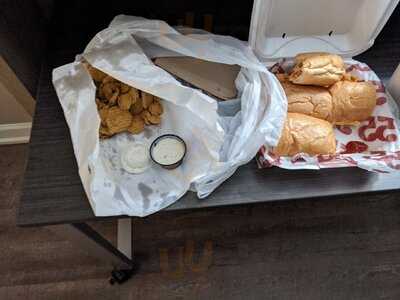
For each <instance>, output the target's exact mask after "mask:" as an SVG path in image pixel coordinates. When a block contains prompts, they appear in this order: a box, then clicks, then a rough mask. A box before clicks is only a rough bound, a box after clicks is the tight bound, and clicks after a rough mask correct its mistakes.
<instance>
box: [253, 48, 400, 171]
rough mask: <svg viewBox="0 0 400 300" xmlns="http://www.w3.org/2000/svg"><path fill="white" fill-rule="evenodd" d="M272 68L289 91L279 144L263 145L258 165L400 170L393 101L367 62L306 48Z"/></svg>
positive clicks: (286, 91)
mask: <svg viewBox="0 0 400 300" xmlns="http://www.w3.org/2000/svg"><path fill="white" fill-rule="evenodd" d="M341 61H342V62H341ZM271 70H272V71H273V72H274V73H276V75H277V77H278V78H279V80H280V82H281V84H282V87H283V89H284V92H285V95H286V97H287V101H288V117H287V120H286V123H285V126H284V129H283V131H282V135H281V138H280V141H279V144H278V146H277V147H270V146H266V145H265V146H264V147H262V148H261V150H260V153H259V156H258V162H259V166H261V167H269V166H279V167H282V168H287V169H318V168H332V167H355V166H356V167H360V168H363V169H366V170H370V171H375V172H393V171H396V170H400V141H399V137H400V131H399V116H398V110H397V105H396V103H395V102H394V101H393V99H392V98H391V96H390V95H389V94H387V93H386V91H385V88H384V86H383V84H382V83H381V81H380V80H379V78H378V77H377V76H376V74H375V73H374V72H373V71H372V70H371V69H370V68H369V67H368V66H367V65H365V64H363V63H360V62H357V61H355V60H351V59H348V60H344V61H343V60H342V59H341V58H340V57H338V56H336V55H331V54H326V53H307V54H301V55H298V56H297V57H296V58H295V59H294V60H282V61H280V62H279V63H277V64H275V65H274V66H273V67H272V68H271ZM335 140H336V142H334V141H335Z"/></svg>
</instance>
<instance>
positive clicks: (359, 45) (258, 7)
mask: <svg viewBox="0 0 400 300" xmlns="http://www.w3.org/2000/svg"><path fill="white" fill-rule="evenodd" d="M398 3H399V0H351V1H348V0H335V1H332V0H301V1H300V0H297V1H293V0H254V5H253V11H252V17H251V24H250V33H249V44H250V46H251V47H252V48H253V50H254V52H255V54H256V55H257V56H258V58H259V59H260V61H261V62H262V63H264V64H265V65H266V66H268V67H271V66H274V68H275V67H278V68H281V69H284V68H282V67H284V66H285V65H287V64H289V65H290V63H291V62H290V61H291V60H292V58H293V57H295V56H296V54H298V53H301V52H315V51H317V52H320V51H323V52H330V53H335V54H338V55H340V56H342V57H343V58H344V59H345V61H347V63H348V65H347V71H349V72H352V73H355V74H354V75H357V76H358V77H359V78H363V79H364V80H369V81H371V82H372V83H373V84H375V85H377V93H378V97H380V98H379V99H377V100H380V99H381V100H385V102H386V99H387V103H389V102H390V101H391V97H390V95H386V93H385V89H384V87H383V86H382V84H381V82H380V81H379V79H378V78H377V77H376V75H375V73H373V71H372V70H371V69H370V68H369V67H368V66H366V65H365V64H362V63H359V62H357V61H354V60H351V58H352V57H353V56H355V55H358V54H360V53H362V52H364V51H365V50H367V49H368V48H370V47H371V46H372V45H373V44H374V41H375V38H376V37H377V36H378V34H379V32H380V31H381V30H382V28H383V26H384V25H385V24H386V22H387V20H388V19H389V17H390V15H391V14H392V12H393V10H394V9H395V7H396V5H397V4H398ZM274 68H273V69H274ZM386 96H387V97H386ZM377 103H378V105H379V107H377V108H376V110H375V111H374V116H373V117H371V119H372V118H376V121H377V123H379V122H380V121H382V120H381V119H385V120H392V121H393V119H396V118H398V116H396V113H395V112H394V110H393V109H392V112H390V109H389V104H384V105H382V103H379V101H377ZM385 109H386V110H385ZM374 120H375V119H373V120H372V121H373V122H374ZM369 121H371V120H369ZM392 121H391V122H392ZM396 121H398V120H396ZM366 122H368V121H366ZM373 124H375V123H373ZM397 124H399V123H397ZM379 125H382V124H378V126H379ZM382 126H384V125H382ZM382 126H381V127H382ZM391 126H392V125H391ZM347 127H348V126H346V130H348V131H349V132H353V134H350V133H347V132H346V135H347V136H341V132H340V130H341V129H343V128H336V129H335V132H336V133H337V139H338V149H341V148H343V147H346V146H347V145H348V144H351V143H356V144H359V143H361V144H363V145H364V146H366V148H368V149H369V150H368V151H365V152H357V153H352V152H351V153H346V152H341V150H338V151H339V153H337V154H336V155H334V156H332V157H321V156H318V157H309V156H307V155H302V154H299V155H296V156H295V157H292V158H290V157H274V156H273V155H272V154H271V153H270V152H269V150H268V149H266V148H265V147H262V148H261V150H260V155H259V156H258V163H259V165H260V166H261V167H268V166H272V165H275V166H280V167H283V168H288V169H318V168H331V167H346V166H358V167H361V168H364V169H367V170H371V171H377V172H392V171H393V170H399V169H400V146H399V145H400V143H399V138H400V131H399V129H398V128H395V127H393V126H392V127H390V126H386V127H387V128H392V129H393V130H395V131H396V132H394V133H395V134H396V135H397V137H396V139H397V141H396V142H392V143H391V141H387V142H386V144H384V143H379V141H378V143H376V142H367V141H366V140H365V139H364V140H362V139H361V141H360V142H359V138H360V137H359V136H358V135H357V134H354V133H355V132H357V131H359V129H360V128H357V126H354V128H352V129H351V128H347ZM364 127H365V126H364ZM397 127H399V125H397ZM367 128H375V127H373V126H370V127H367ZM382 128H383V127H382ZM393 130H392V131H393ZM392 131H391V130H388V133H390V134H392V133H393V132H392ZM339 136H340V137H339ZM353 139H354V141H353ZM382 139H384V138H382ZM349 141H350V142H349ZM377 149H378V150H382V151H376V150H377Z"/></svg>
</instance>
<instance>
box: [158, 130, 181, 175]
mask: <svg viewBox="0 0 400 300" xmlns="http://www.w3.org/2000/svg"><path fill="white" fill-rule="evenodd" d="M185 155H186V144H185V142H184V141H183V140H182V139H181V138H180V137H179V136H177V135H174V134H165V135H161V136H159V137H158V138H156V139H155V140H154V142H153V143H152V144H151V146H150V158H151V159H152V160H153V161H154V162H155V163H156V164H158V165H160V166H161V167H163V168H165V169H169V170H172V169H175V168H177V167H179V166H180V165H181V163H182V161H183V158H184V157H185Z"/></svg>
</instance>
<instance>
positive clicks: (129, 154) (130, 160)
mask: <svg viewBox="0 0 400 300" xmlns="http://www.w3.org/2000/svg"><path fill="white" fill-rule="evenodd" d="M149 158H150V157H149V150H148V147H146V145H144V144H142V143H133V144H131V145H129V146H128V147H127V148H126V149H125V150H124V151H123V153H122V155H121V164H122V167H123V168H124V169H125V170H126V171H127V172H129V173H134V174H138V173H142V172H144V171H146V169H147V168H148V167H149V165H150V161H149Z"/></svg>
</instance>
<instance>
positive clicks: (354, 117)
mask: <svg viewBox="0 0 400 300" xmlns="http://www.w3.org/2000/svg"><path fill="white" fill-rule="evenodd" d="M329 90H330V93H331V95H332V99H333V121H334V123H335V124H337V125H355V124H358V122H360V121H364V120H366V119H367V118H368V117H369V116H371V114H372V112H373V111H374V108H375V105H376V89H375V86H374V85H373V84H371V83H369V82H364V81H363V82H355V81H339V82H337V83H335V84H334V85H333V86H331V88H330V89H329Z"/></svg>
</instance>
